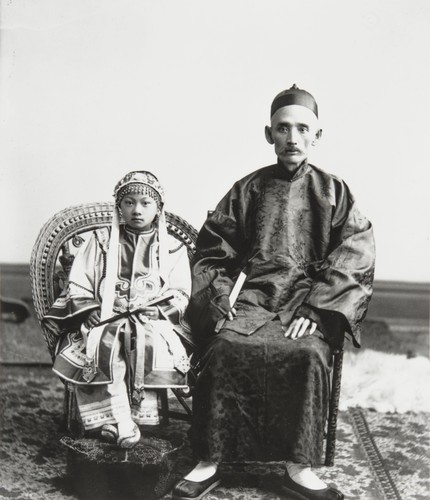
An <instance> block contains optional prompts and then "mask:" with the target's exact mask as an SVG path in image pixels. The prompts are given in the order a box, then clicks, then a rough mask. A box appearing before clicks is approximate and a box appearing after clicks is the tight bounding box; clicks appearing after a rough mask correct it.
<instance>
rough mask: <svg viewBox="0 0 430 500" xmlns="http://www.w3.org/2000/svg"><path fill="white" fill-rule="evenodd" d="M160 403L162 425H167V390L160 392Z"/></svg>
mask: <svg viewBox="0 0 430 500" xmlns="http://www.w3.org/2000/svg"><path fill="white" fill-rule="evenodd" d="M159 394H160V402H161V418H162V420H163V425H168V424H169V399H168V397H167V389H161V390H160V393H159Z"/></svg>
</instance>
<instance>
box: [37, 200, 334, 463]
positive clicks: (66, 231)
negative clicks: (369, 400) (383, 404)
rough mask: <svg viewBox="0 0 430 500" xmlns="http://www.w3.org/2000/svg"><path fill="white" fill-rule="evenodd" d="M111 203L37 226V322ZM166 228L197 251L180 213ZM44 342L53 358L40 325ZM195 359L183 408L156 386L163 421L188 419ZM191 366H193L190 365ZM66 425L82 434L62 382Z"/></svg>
mask: <svg viewBox="0 0 430 500" xmlns="http://www.w3.org/2000/svg"><path fill="white" fill-rule="evenodd" d="M112 213H113V203H87V204H83V205H77V206H72V207H70V208H66V209H64V210H62V211H60V212H58V213H57V214H56V215H54V216H53V217H52V218H51V219H49V220H48V221H47V222H46V224H45V225H44V226H43V228H42V229H41V231H40V233H39V236H38V238H37V240H36V243H35V244H34V247H33V251H32V255H31V261H30V274H31V285H32V294H33V302H34V308H35V311H36V315H37V318H38V320H39V322H41V320H42V318H43V317H44V315H45V314H46V313H47V312H48V310H49V309H50V307H51V305H52V303H53V302H54V300H55V299H56V297H58V295H59V294H60V292H61V290H62V289H63V288H64V287H65V286H66V285H67V279H68V274H69V272H70V268H71V266H72V263H73V259H74V254H75V253H76V250H77V249H78V248H79V247H80V246H81V245H82V243H83V241H84V238H85V234H90V233H91V231H94V230H95V229H100V228H102V227H106V226H109V225H110V224H111V222H112ZM166 220H167V230H168V232H169V234H171V235H172V236H174V237H175V238H177V239H178V240H179V241H180V242H182V243H184V244H185V245H186V247H187V250H188V256H189V258H190V259H191V258H192V256H193V254H194V252H195V244H196V239H197V231H196V230H195V229H194V228H193V227H192V226H191V225H190V224H188V223H187V222H186V221H185V220H183V219H182V218H181V217H179V216H177V215H174V214H172V213H170V212H167V213H166ZM42 331H43V335H44V339H45V342H46V344H47V346H48V350H49V352H50V354H51V357H52V358H53V357H54V351H55V343H56V339H55V338H53V337H52V335H51V334H50V332H49V331H47V330H45V329H44V328H43V325H42ZM186 347H187V348H188V349H189V350H190V351H192V350H193V349H194V346H193V344H192V342H189V343H188V345H187V346H186ZM342 360H343V348H342V349H340V350H339V351H337V352H336V353H335V355H334V368H333V374H332V390H331V396H330V402H329V416H328V422H327V445H326V456H325V464H326V465H328V466H330V465H333V461H334V453H335V446H336V425H337V415H338V404H339V395H340V384H341V372H342ZM197 367H198V362H195V363H192V370H191V376H190V379H189V383H190V390H189V391H182V390H174V391H173V392H174V394H175V396H176V397H177V399H178V401H179V402H180V403H181V405H182V406H183V408H184V410H185V413H184V412H177V411H172V410H170V409H169V406H168V398H167V390H166V389H162V390H159V391H160V400H161V416H162V419H163V422H164V423H168V420H169V417H170V418H180V419H184V420H187V421H189V420H190V419H191V415H192V412H191V409H190V407H189V405H188V404H187V401H186V399H187V398H189V397H190V396H191V395H192V385H193V380H194V377H195V376H197V375H198V373H196V370H197ZM193 368H194V369H193ZM63 413H64V426H65V430H67V431H68V432H72V433H73V434H75V435H80V434H82V426H81V424H80V418H79V415H78V411H77V406H76V400H75V395H74V390H73V386H72V385H71V384H69V383H65V393H64V407H63Z"/></svg>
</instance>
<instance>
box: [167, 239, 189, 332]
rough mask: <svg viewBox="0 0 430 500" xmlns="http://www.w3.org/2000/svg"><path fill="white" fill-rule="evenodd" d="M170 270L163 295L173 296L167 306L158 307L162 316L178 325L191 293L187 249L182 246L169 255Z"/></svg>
mask: <svg viewBox="0 0 430 500" xmlns="http://www.w3.org/2000/svg"><path fill="white" fill-rule="evenodd" d="M170 260H171V268H170V272H169V286H168V288H167V290H166V291H165V292H164V293H163V295H173V299H170V300H169V303H168V304H167V305H163V304H162V305H160V307H159V309H160V310H161V311H163V315H164V316H167V317H168V319H169V320H170V321H171V322H172V323H174V324H179V323H180V322H181V321H182V319H183V316H184V313H185V310H186V308H187V305H188V301H189V298H190V292H191V273H190V261H189V259H188V253H187V248H186V246H185V245H182V246H181V247H180V248H179V249H176V250H175V251H174V252H172V253H171V254H170Z"/></svg>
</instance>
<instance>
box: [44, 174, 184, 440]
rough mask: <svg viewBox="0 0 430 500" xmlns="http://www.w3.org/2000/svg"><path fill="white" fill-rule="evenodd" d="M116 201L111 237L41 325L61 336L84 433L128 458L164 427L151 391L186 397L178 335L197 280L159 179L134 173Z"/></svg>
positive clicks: (77, 269)
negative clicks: (179, 391)
mask: <svg viewBox="0 0 430 500" xmlns="http://www.w3.org/2000/svg"><path fill="white" fill-rule="evenodd" d="M114 196H115V210H114V215H113V221H112V227H111V228H109V229H100V230H96V231H94V232H93V233H92V235H91V237H90V238H89V239H88V240H87V241H86V242H85V243H84V244H83V246H82V247H81V248H80V250H79V251H78V253H77V254H76V256H75V259H74V262H73V266H72V269H71V271H70V276H69V283H68V286H67V287H66V289H65V290H64V292H63V294H62V295H61V296H60V297H59V298H58V299H57V300H56V301H55V303H54V304H53V306H52V308H51V310H50V311H49V312H48V314H47V315H46V316H45V318H44V321H45V324H46V325H47V326H48V327H49V328H50V329H51V330H53V329H54V330H56V333H57V334H58V335H59V342H58V344H57V350H56V358H55V362H54V367H53V369H54V371H55V372H56V373H57V374H58V375H59V376H60V377H62V378H63V379H65V380H68V381H70V382H73V383H74V384H76V386H75V392H76V399H77V404H78V407H79V412H80V415H81V419H82V422H83V425H84V428H85V430H86V431H91V430H98V431H100V437H101V438H102V439H104V440H107V441H110V442H115V443H116V444H117V445H118V446H119V447H121V448H131V447H133V446H134V445H136V444H137V443H138V441H139V440H140V430H139V427H138V425H142V424H145V425H151V424H152V425H156V424H158V423H159V416H158V404H157V394H156V392H155V391H154V389H156V388H167V387H176V388H185V387H187V384H186V372H187V371H188V369H189V364H188V358H187V355H186V351H185V349H184V347H183V345H182V343H181V341H180V338H179V335H180V334H181V332H182V331H183V328H186V325H185V324H184V323H183V320H182V318H183V313H184V311H185V308H186V306H187V303H188V297H189V293H190V287H191V280H190V269H189V261H188V256H187V249H186V247H185V246H184V245H183V244H181V243H180V242H179V241H178V240H176V239H175V238H173V237H172V236H170V235H168V234H167V230H166V222H165V216H164V192H163V189H162V187H161V185H160V183H159V182H158V179H157V178H156V177H155V176H154V175H153V174H151V173H150V172H146V171H133V172H130V173H128V174H127V175H126V176H124V177H123V178H122V179H121V180H120V181H119V182H118V184H117V185H116V187H115V192H114ZM121 218H122V220H123V221H124V224H120V219H121ZM133 311H134V314H127V313H133ZM121 313H125V314H123V317H121V318H120V319H116V320H114V321H112V317H113V316H115V315H118V314H121ZM106 320H108V321H106ZM99 323H103V324H102V325H100V326H98V324H99ZM178 334H179V335H178Z"/></svg>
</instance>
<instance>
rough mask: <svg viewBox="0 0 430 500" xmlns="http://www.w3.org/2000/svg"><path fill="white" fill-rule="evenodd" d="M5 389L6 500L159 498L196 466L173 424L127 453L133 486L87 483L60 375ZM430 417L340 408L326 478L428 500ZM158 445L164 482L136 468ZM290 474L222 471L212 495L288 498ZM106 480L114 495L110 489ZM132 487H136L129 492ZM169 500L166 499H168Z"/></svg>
mask: <svg viewBox="0 0 430 500" xmlns="http://www.w3.org/2000/svg"><path fill="white" fill-rule="evenodd" d="M0 383H1V388H2V390H1V415H0V431H1V447H0V498H2V499H6V498H7V499H10V498H15V499H34V500H39V499H40V500H42V499H44V500H45V499H46V500H54V499H55V500H57V499H78V498H79V499H81V498H82V499H85V498H92V499H93V500H94V499H96V498H100V499H102V498H103V499H104V500H109V499H113V498H122V499H127V498H140V499H150V498H155V497H154V495H153V494H151V491H153V490H154V489H156V486H157V485H158V490H157V491H158V492H159V493H160V492H162V491H163V490H164V491H167V489H168V487H169V486H170V485H171V484H173V483H174V482H175V481H176V480H177V479H179V478H180V477H181V475H182V474H184V473H185V472H187V471H188V470H189V469H190V468H191V466H192V461H191V452H190V448H189V445H188V441H187V429H188V425H187V424H186V423H184V422H181V421H173V420H172V421H171V423H170V425H169V426H168V427H164V428H160V429H158V430H156V431H154V430H153V431H151V432H150V433H149V432H146V433H144V438H143V439H144V441H143V443H145V439H146V445H145V444H142V445H141V446H140V447H139V448H138V449H137V450H134V451H132V452H128V454H127V456H125V460H126V461H127V463H128V464H127V467H126V470H127V474H126V475H124V474H123V475H122V476H121V477H122V478H123V480H124V481H126V482H127V484H128V487H127V489H126V490H124V489H123V490H119V491H118V484H119V483H118V481H117V482H116V484H114V485H113V486H112V484H111V483H112V481H113V480H112V477H110V473H109V471H107V472H106V474H107V475H106V476H103V474H102V475H101V476H100V475H99V476H96V475H94V474H93V473H92V472H91V471H89V470H86V471H85V473H86V477H85V478H84V477H83V476H82V470H80V469H77V468H76V467H75V468H73V467H72V465H73V463H74V462H73V460H71V459H70V457H71V456H72V457H73V456H74V455H73V454H72V455H71V452H70V451H68V448H67V447H66V446H65V445H64V444H61V443H60V439H61V438H62V436H63V433H62V432H61V431H60V423H61V412H62V384H61V383H60V382H59V381H58V380H57V379H56V377H54V376H53V375H52V374H51V371H50V370H49V369H48V368H23V367H16V366H15V367H13V366H10V367H5V366H3V367H1V373H0ZM172 404H175V402H174V401H173V400H172ZM428 415H429V414H428V413H412V412H408V413H404V414H398V413H378V412H375V411H370V410H364V409H360V408H350V409H348V410H347V411H343V412H341V414H340V419H339V427H338V442H337V455H336V464H335V466H334V467H332V468H322V469H321V470H320V475H321V477H322V478H323V479H324V480H326V481H327V482H328V483H334V484H337V486H338V487H339V488H340V489H341V490H342V491H343V492H344V493H345V498H347V499H350V500H352V499H360V500H361V499H363V500H372V499H381V500H383V499H402V500H409V499H411V500H412V499H416V500H428V498H429V496H430V484H429V471H428V463H429V456H428V453H429V432H428V431H429V421H428ZM160 439H167V440H168V441H169V442H170V443H172V445H173V446H172V447H169V446H168V447H167V448H166V449H164V450H161V448H162V447H163V446H165V444H164V445H163V444H157V443H163V441H160ZM157 440H158V441H157ZM151 446H152V448H151V450H152V451H151V452H152V453H155V452H157V453H158V452H160V450H161V451H162V452H163V453H167V456H168V459H167V460H168V467H167V468H164V469H163V470H164V472H163V474H164V477H163V481H161V482H160V470H159V469H157V468H156V467H154V466H148V467H147V468H145V469H144V470H142V469H139V467H137V468H136V467H134V465H133V464H135V462H136V460H137V458H139V457H137V458H136V456H137V455H138V454H139V453H148V450H149V448H150V447H151ZM154 450H155V451H154ZM121 453H123V454H124V452H121ZM136 454H137V455H136ZM68 455H69V468H68V467H67V456H68ZM123 459H124V457H123ZM75 465H76V464H75ZM282 472H283V467H282V464H280V463H270V464H261V463H252V464H251V463H249V464H228V465H223V467H222V474H223V482H222V484H221V485H220V486H219V487H218V488H216V489H215V490H213V491H212V492H211V493H210V494H209V495H207V497H206V499H207V500H211V499H212V500H213V499H218V500H220V499H233V500H239V499H241V500H247V499H249V500H253V499H264V500H269V499H271V500H276V499H280V498H281V497H280V496H279V495H278V494H277V491H278V485H279V481H280V478H281V476H282ZM157 481H158V482H157ZM107 483H110V489H106V484H107ZM132 483H135V485H137V489H136V488H134V489H133V488H132V487H130V486H131V485H132ZM123 484H124V483H123ZM115 490H117V493H115ZM121 491H122V493H121ZM169 497H170V495H169V493H167V494H165V495H164V497H163V498H169Z"/></svg>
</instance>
